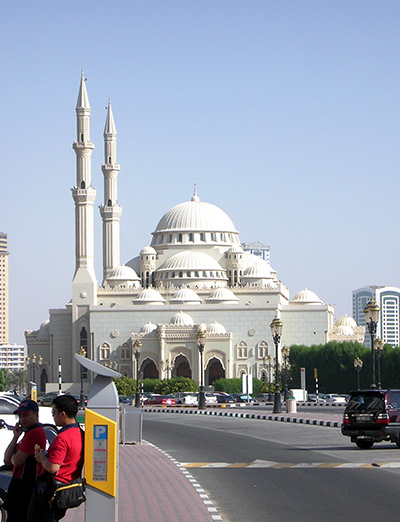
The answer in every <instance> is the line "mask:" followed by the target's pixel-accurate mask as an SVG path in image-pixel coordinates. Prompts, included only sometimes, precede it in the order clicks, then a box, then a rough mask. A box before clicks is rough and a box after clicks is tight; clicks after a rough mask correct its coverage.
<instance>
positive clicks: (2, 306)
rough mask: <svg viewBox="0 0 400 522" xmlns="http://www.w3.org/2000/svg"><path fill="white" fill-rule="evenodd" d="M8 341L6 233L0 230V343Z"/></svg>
mask: <svg viewBox="0 0 400 522" xmlns="http://www.w3.org/2000/svg"><path fill="white" fill-rule="evenodd" d="M7 343H8V252H7V234H5V233H4V232H0V345H2V344H7Z"/></svg>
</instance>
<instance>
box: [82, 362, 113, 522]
mask: <svg viewBox="0 0 400 522" xmlns="http://www.w3.org/2000/svg"><path fill="white" fill-rule="evenodd" d="M75 358H76V360H77V361H78V362H79V363H80V364H81V365H82V366H84V367H85V368H87V369H88V370H90V371H92V372H94V373H96V374H97V375H96V378H95V379H94V381H93V384H92V386H91V388H90V390H89V395H88V403H87V407H86V411H85V467H84V474H85V479H86V484H87V491H86V493H87V494H86V504H85V521H86V522H98V521H99V520H110V521H113V522H114V521H115V522H117V521H118V467H119V456H118V455H119V452H118V438H119V400H118V393H117V389H116V387H115V384H114V382H113V379H114V378H116V377H120V376H121V374H120V373H118V372H116V371H114V370H111V369H110V368H106V367H105V366H102V365H101V364H98V363H96V362H94V361H91V360H90V359H87V358H86V357H82V356H81V355H78V354H75Z"/></svg>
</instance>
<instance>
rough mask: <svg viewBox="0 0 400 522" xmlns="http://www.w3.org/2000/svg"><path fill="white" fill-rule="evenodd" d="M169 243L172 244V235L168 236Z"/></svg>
mask: <svg viewBox="0 0 400 522" xmlns="http://www.w3.org/2000/svg"><path fill="white" fill-rule="evenodd" d="M169 242H170V243H172V234H170V235H169Z"/></svg>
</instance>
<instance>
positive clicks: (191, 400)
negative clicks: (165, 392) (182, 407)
mask: <svg viewBox="0 0 400 522" xmlns="http://www.w3.org/2000/svg"><path fill="white" fill-rule="evenodd" d="M174 397H175V401H176V404H187V405H188V406H194V405H197V404H198V401H197V397H196V394H195V393H192V392H178V393H174Z"/></svg>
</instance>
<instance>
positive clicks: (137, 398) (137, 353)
mask: <svg viewBox="0 0 400 522" xmlns="http://www.w3.org/2000/svg"><path fill="white" fill-rule="evenodd" d="M133 347H134V349H135V352H134V354H135V359H136V393H135V408H140V390H139V357H140V348H141V347H142V343H141V341H140V339H136V341H135V342H134V343H133Z"/></svg>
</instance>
